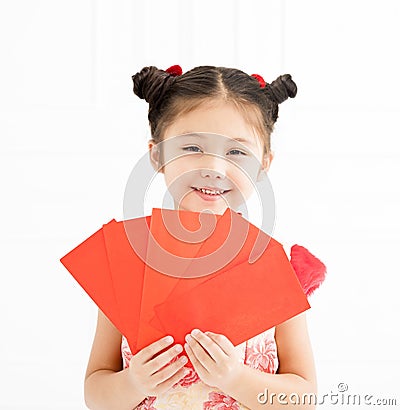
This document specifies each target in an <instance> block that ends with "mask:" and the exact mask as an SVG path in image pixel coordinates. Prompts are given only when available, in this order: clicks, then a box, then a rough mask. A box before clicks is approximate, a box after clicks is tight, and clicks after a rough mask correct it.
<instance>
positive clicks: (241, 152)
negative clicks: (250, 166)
mask: <svg viewBox="0 0 400 410" xmlns="http://www.w3.org/2000/svg"><path fill="white" fill-rule="evenodd" d="M229 152H234V153H235V154H234V155H236V154H242V155H247V154H246V153H245V152H243V151H240V150H238V149H232V150H230V151H229Z"/></svg>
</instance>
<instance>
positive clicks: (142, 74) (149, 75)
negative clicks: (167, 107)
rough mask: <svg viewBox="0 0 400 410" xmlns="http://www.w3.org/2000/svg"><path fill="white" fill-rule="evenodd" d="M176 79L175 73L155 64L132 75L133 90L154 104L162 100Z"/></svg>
mask: <svg viewBox="0 0 400 410" xmlns="http://www.w3.org/2000/svg"><path fill="white" fill-rule="evenodd" d="M175 80H176V79H175V77H174V76H173V75H171V74H170V73H168V72H166V71H164V70H159V69H158V68H157V67H155V66H149V67H144V68H142V70H141V71H139V72H138V73H136V74H134V75H133V76H132V81H133V92H134V93H135V94H136V95H137V96H138V97H139V98H141V99H144V100H146V101H147V102H148V103H149V104H151V105H153V104H155V103H157V102H158V101H162V99H163V95H164V93H165V91H166V90H167V89H168V88H169V86H170V85H171V84H172V83H173V82H174V81H175Z"/></svg>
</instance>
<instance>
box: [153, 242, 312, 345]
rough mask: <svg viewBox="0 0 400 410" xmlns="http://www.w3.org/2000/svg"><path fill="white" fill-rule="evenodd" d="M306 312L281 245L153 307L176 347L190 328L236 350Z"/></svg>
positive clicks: (305, 299) (303, 301) (308, 306)
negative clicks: (224, 341) (221, 338)
mask: <svg viewBox="0 0 400 410" xmlns="http://www.w3.org/2000/svg"><path fill="white" fill-rule="evenodd" d="M309 308H310V305H309V303H308V300H307V297H306V295H305V294H304V292H303V289H302V287H301V285H300V282H299V280H298V279H297V276H296V274H295V272H294V270H293V268H292V266H291V264H290V262H289V260H288V258H287V256H286V253H285V251H284V249H283V247H282V245H281V244H279V242H276V241H275V243H274V244H271V246H269V247H268V249H267V250H266V251H265V252H264V253H263V254H262V255H261V257H260V258H259V259H258V260H257V261H256V262H255V263H253V264H249V263H248V262H247V261H246V262H243V263H241V264H239V265H236V266H235V267H233V268H231V269H229V270H227V271H225V272H223V273H221V274H219V275H216V276H214V277H212V278H210V279H209V280H207V281H205V282H203V283H202V284H200V285H198V286H196V287H194V288H192V289H191V290H190V291H188V292H186V293H184V294H181V295H180V297H179V298H178V299H176V300H170V301H168V302H164V303H161V304H159V305H157V306H155V312H156V314H157V316H158V317H159V319H160V321H161V322H162V324H163V326H164V328H165V330H166V332H167V333H168V334H172V335H174V337H175V341H176V342H177V343H185V340H184V337H185V335H186V334H187V333H190V332H191V330H192V329H194V328H199V329H200V330H202V331H207V330H209V331H212V332H215V333H222V334H224V335H226V336H227V337H228V338H229V339H230V340H231V342H232V343H233V344H234V345H235V346H236V345H238V344H240V343H243V342H244V341H245V340H248V339H250V338H252V337H254V336H256V335H258V334H260V333H262V332H263V331H265V330H267V329H269V328H271V327H273V326H276V325H278V324H279V323H282V322H283V321H285V320H287V319H290V318H291V317H293V316H295V315H297V314H299V313H301V312H303V311H305V310H307V309H309Z"/></svg>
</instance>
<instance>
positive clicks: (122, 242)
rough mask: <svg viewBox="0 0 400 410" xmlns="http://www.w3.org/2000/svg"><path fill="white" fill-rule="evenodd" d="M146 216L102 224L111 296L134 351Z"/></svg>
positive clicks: (148, 218)
mask: <svg viewBox="0 0 400 410" xmlns="http://www.w3.org/2000/svg"><path fill="white" fill-rule="evenodd" d="M150 219H151V218H150V216H146V217H141V218H135V219H129V220H125V221H121V222H116V221H115V220H113V222H112V223H109V224H107V225H104V226H103V231H104V239H105V244H106V249H107V256H108V260H109V265H110V270H111V273H112V281H113V285H114V293H115V299H116V301H117V305H118V308H119V314H120V317H121V320H122V322H123V324H124V332H122V333H123V334H124V336H125V337H126V338H127V340H128V344H129V347H130V349H131V352H132V353H133V354H134V353H135V352H136V351H137V335H138V329H139V315H140V306H141V298H142V288H143V275H144V261H143V260H142V258H145V255H146V250H147V249H146V248H147V238H148V236H149V226H150Z"/></svg>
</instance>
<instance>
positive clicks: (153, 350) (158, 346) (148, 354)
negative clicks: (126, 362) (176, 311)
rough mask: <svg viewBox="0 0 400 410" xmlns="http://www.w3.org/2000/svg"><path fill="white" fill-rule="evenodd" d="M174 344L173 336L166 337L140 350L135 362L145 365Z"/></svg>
mask: <svg viewBox="0 0 400 410" xmlns="http://www.w3.org/2000/svg"><path fill="white" fill-rule="evenodd" d="M173 342H174V338H173V337H172V336H166V337H163V338H162V339H159V340H156V341H155V342H153V343H151V344H150V345H148V346H146V347H144V348H143V349H141V350H139V352H138V353H136V354H135V360H136V361H138V362H139V363H141V364H144V363H146V362H148V361H149V360H150V359H152V358H153V357H154V356H155V355H156V354H157V353H159V352H161V350H164V349H165V348H166V347H168V346H169V345H171V344H172V343H173Z"/></svg>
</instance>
